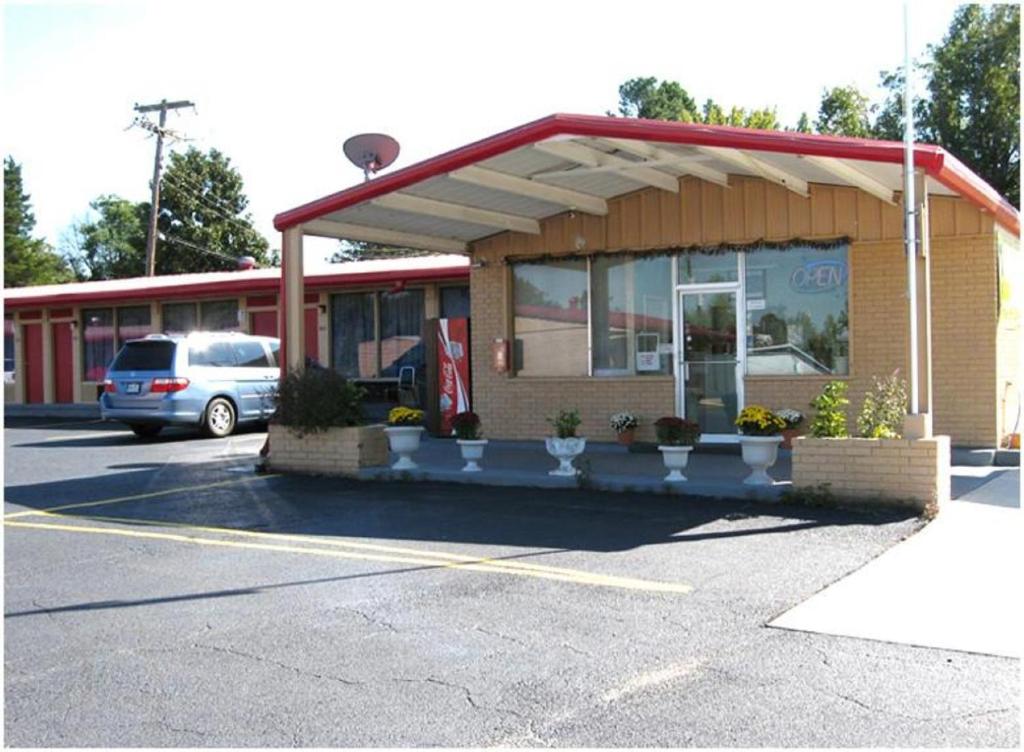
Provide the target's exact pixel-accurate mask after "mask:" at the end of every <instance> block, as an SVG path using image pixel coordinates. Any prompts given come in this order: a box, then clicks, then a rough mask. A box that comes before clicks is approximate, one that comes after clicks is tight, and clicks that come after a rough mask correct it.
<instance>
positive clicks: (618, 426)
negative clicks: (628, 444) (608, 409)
mask: <svg viewBox="0 0 1024 752" xmlns="http://www.w3.org/2000/svg"><path fill="white" fill-rule="evenodd" d="M608 423H609V424H610V425H611V427H612V430H613V431H615V433H625V432H626V431H632V430H634V429H635V428H636V427H637V426H638V425H639V424H640V418H639V417H637V416H636V415H634V414H633V413H627V412H622V413H615V415H613V416H612V417H611V418H610V419H609V420H608Z"/></svg>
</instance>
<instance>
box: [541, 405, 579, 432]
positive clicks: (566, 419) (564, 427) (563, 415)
mask: <svg viewBox="0 0 1024 752" xmlns="http://www.w3.org/2000/svg"><path fill="white" fill-rule="evenodd" d="M582 422H583V421H582V420H581V419H580V411H579V410H575V409H574V410H559V411H558V415H556V416H555V417H554V418H548V423H550V424H551V425H552V426H554V427H555V435H556V436H558V438H560V439H571V438H573V437H575V436H576V429H577V428H579V427H580V423H582Z"/></svg>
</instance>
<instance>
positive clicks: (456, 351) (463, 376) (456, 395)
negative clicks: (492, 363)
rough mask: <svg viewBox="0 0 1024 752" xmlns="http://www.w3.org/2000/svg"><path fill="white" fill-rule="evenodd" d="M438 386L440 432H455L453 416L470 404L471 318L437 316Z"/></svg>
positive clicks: (445, 433)
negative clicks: (453, 429) (442, 317)
mask: <svg viewBox="0 0 1024 752" xmlns="http://www.w3.org/2000/svg"><path fill="white" fill-rule="evenodd" d="M437 387H438V414H439V417H440V435H441V436H448V435H450V434H451V432H452V423H451V421H452V418H453V417H454V416H455V415H457V414H458V413H462V412H466V411H467V410H469V409H471V408H470V404H469V394H470V391H469V319H468V318H458V319H456V318H450V319H438V320H437Z"/></svg>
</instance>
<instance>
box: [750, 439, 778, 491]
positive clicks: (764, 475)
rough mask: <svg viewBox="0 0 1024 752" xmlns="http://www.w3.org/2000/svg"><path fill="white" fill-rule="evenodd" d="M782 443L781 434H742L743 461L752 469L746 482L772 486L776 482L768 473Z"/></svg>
mask: <svg viewBox="0 0 1024 752" xmlns="http://www.w3.org/2000/svg"><path fill="white" fill-rule="evenodd" d="M781 443H782V437H781V436H740V447H741V448H742V450H743V461H744V462H746V463H747V465H748V466H749V467H750V470H751V472H750V475H748V476H747V477H746V478H745V479H744V480H743V483H744V484H746V485H748V486H770V485H772V484H773V483H774V482H775V481H774V480H773V479H772V477H771V476H770V475H768V468H769V467H771V466H772V465H774V464H775V460H776V459H777V458H778V456H779V444H781Z"/></svg>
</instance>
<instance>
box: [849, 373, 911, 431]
mask: <svg viewBox="0 0 1024 752" xmlns="http://www.w3.org/2000/svg"><path fill="white" fill-rule="evenodd" d="M898 373H899V372H898V371H896V372H894V373H892V374H890V375H889V376H887V377H885V378H884V379H880V378H877V377H876V378H875V379H874V388H873V389H871V390H869V391H868V393H867V394H866V395H865V396H864V404H863V405H862V406H861V409H860V414H859V415H858V416H857V430H858V431H859V432H860V435H861V436H863V437H864V438H867V439H895V438H899V436H900V432H901V431H902V430H903V418H904V417H905V416H906V414H907V385H906V382H904V381H903V379H901V378H899V376H898Z"/></svg>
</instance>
